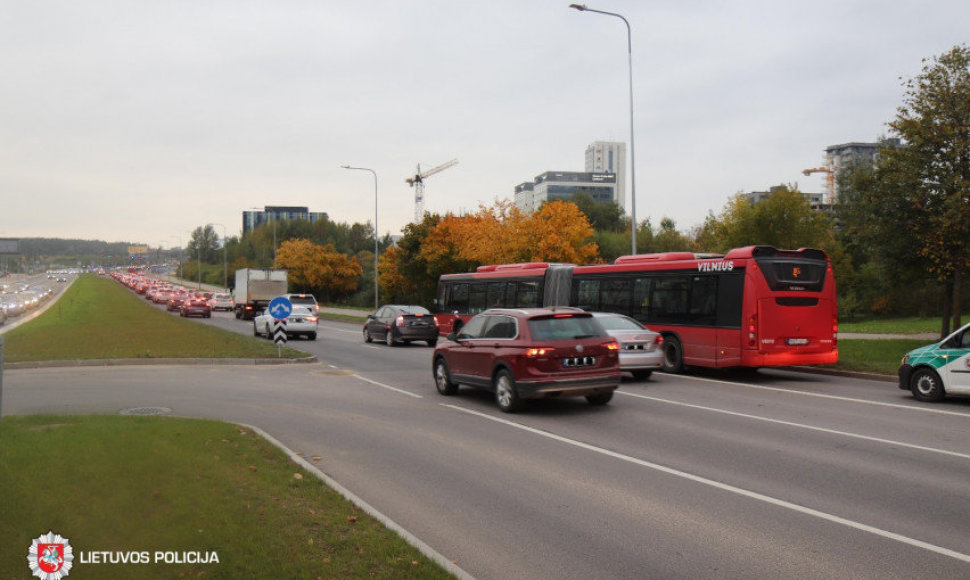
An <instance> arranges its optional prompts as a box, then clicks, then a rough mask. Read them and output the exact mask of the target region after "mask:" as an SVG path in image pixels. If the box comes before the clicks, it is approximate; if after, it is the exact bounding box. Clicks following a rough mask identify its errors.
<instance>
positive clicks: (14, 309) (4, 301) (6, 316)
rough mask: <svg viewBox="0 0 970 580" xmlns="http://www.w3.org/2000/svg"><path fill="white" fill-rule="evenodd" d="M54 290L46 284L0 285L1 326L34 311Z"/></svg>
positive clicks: (15, 283)
mask: <svg viewBox="0 0 970 580" xmlns="http://www.w3.org/2000/svg"><path fill="white" fill-rule="evenodd" d="M53 295H54V289H53V288H51V287H49V286H46V285H44V284H35V283H30V282H8V283H5V284H0V325H2V324H5V323H6V322H7V321H8V320H10V319H11V318H15V317H17V316H20V315H22V314H24V313H26V312H29V311H31V310H34V309H35V308H37V307H38V306H40V305H41V304H43V303H44V302H46V301H47V300H48V299H49V298H50V297H51V296H53Z"/></svg>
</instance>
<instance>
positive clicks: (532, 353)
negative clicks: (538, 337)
mask: <svg viewBox="0 0 970 580" xmlns="http://www.w3.org/2000/svg"><path fill="white" fill-rule="evenodd" d="M554 350H556V349H554V348H551V347H548V346H540V347H536V348H527V349H526V350H525V356H527V357H529V358H536V357H540V356H546V355H547V354H549V353H551V352H552V351H554Z"/></svg>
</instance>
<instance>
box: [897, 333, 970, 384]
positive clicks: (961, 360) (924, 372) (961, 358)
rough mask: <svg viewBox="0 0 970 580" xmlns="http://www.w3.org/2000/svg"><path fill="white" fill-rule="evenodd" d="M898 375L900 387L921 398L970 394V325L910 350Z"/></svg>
mask: <svg viewBox="0 0 970 580" xmlns="http://www.w3.org/2000/svg"><path fill="white" fill-rule="evenodd" d="M898 374H899V388H900V389H903V390H909V391H910V392H912V393H913V397H914V398H916V400H918V401H924V402H936V401H940V400H942V399H943V398H944V397H946V396H947V395H953V396H968V395H970V324H966V325H964V326H962V327H961V328H960V329H959V330H957V331H956V332H954V333H952V334H950V335H949V336H947V337H946V338H944V339H943V340H941V341H940V342H936V343H933V344H930V345H927V346H923V347H920V348H917V349H915V350H911V351H909V352H907V353H906V354H905V355H903V360H902V363H901V364H900V366H899V371H898Z"/></svg>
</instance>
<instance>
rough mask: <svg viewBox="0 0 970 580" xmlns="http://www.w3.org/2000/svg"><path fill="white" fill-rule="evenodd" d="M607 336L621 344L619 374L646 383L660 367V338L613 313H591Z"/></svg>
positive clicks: (658, 335)
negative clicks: (624, 373)
mask: <svg viewBox="0 0 970 580" xmlns="http://www.w3.org/2000/svg"><path fill="white" fill-rule="evenodd" d="M593 316H594V317H595V318H596V321H597V322H599V323H600V324H601V325H602V326H603V328H604V329H605V330H606V332H607V333H609V335H610V336H612V337H613V338H615V339H616V341H617V342H619V343H620V370H622V371H624V372H628V373H632V374H633V378H635V379H646V378H649V377H650V374H651V373H652V372H653V371H655V370H659V369H660V368H661V367H662V366H663V360H664V353H663V348H662V346H663V340H664V339H663V336H661V335H660V333H658V332H654V331H652V330H650V329H649V328H647V327H646V326H644V325H642V324H640V323H639V322H638V321H636V320H634V319H633V318H630V317H629V316H624V315H622V314H614V313H612V312H593Z"/></svg>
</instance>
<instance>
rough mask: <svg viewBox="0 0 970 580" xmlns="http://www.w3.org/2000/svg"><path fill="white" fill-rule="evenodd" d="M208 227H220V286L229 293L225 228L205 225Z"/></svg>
mask: <svg viewBox="0 0 970 580" xmlns="http://www.w3.org/2000/svg"><path fill="white" fill-rule="evenodd" d="M206 225H210V226H222V285H223V286H225V287H226V292H228V291H229V250H228V249H227V248H226V226H224V225H222V224H206Z"/></svg>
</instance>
